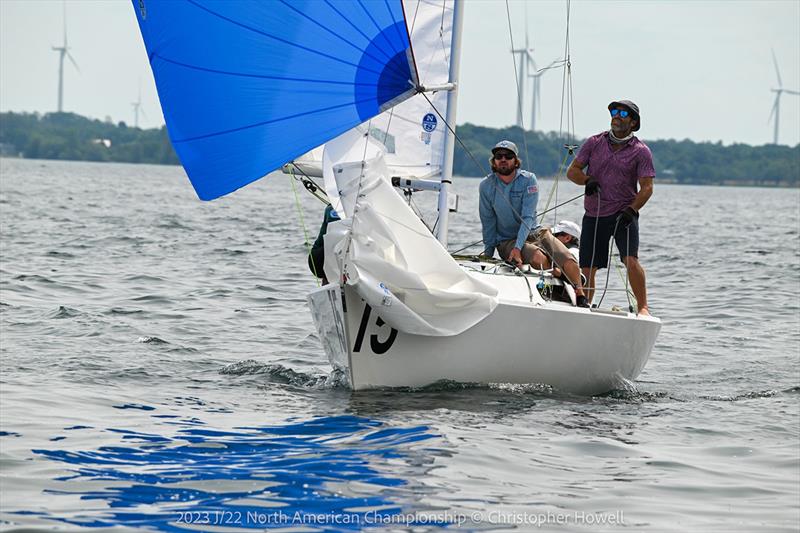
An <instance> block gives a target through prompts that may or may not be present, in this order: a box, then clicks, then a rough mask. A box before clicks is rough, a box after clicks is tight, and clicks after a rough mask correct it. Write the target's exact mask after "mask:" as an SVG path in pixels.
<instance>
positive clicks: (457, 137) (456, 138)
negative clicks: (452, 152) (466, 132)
mask: <svg viewBox="0 0 800 533" xmlns="http://www.w3.org/2000/svg"><path fill="white" fill-rule="evenodd" d="M420 94H421V95H422V96H423V97H424V98H425V100H427V101H428V103H429V104H430V106H431V108H432V109H433V110H434V112H436V114H437V115H438V116H439V118H440V119H442V122H444V125H445V126H446V127H447V129H448V131H450V133H451V134H452V135H453V138H454V139H455V140H457V141H458V144H460V145H461V148H463V149H464V151H465V152H466V153H467V155H468V156H469V158H470V159H472V162H473V163H475V166H476V167H478V171H479V172H480V173H481V174H483V175H484V176H485V175H487V172H486V168H485V167H483V166H481V164H480V163H478V160H477V159H475V156H474V155H472V152H471V151H470V149H469V148H467V145H466V144H464V141H462V140H461V137H459V136H458V134H457V133H456V130H454V129H453V127H452V126H451V125H450V124H449V123H448V122H447V119H446V118H444V117H443V116H442V114H441V113H440V112H439V110H438V109H437V108H436V106H435V105H433V102H431V99H430V98H428V95H427V94H425V93H420Z"/></svg>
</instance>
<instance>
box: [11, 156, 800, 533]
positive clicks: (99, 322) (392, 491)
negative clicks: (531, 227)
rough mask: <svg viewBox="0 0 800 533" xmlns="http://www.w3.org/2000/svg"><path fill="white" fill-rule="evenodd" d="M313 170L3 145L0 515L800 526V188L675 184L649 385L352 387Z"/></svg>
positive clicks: (656, 247)
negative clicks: (138, 160) (299, 175)
mask: <svg viewBox="0 0 800 533" xmlns="http://www.w3.org/2000/svg"><path fill="white" fill-rule="evenodd" d="M290 183H291V182H290V179H289V178H288V177H285V176H282V175H276V176H272V177H271V178H269V179H267V180H262V181H261V182H258V183H256V184H254V185H252V186H249V187H247V188H245V189H243V190H241V191H238V192H236V193H234V194H233V195H231V196H229V197H226V198H223V199H220V200H218V201H214V202H211V203H203V202H200V201H199V200H197V199H196V197H195V196H194V193H193V192H192V190H191V188H190V186H189V184H188V181H187V180H186V178H185V176H184V175H183V172H182V170H181V169H179V168H172V167H155V166H134V165H109V164H88V163H69V162H51V161H24V160H6V159H3V160H0V231H1V234H0V237H1V239H0V252H1V254H0V256H1V258H2V264H0V276H1V277H0V291H1V292H0V327H1V328H2V330H1V331H0V333H1V335H0V348H1V349H2V362H1V364H2V374H1V375H0V402H1V403H0V407H1V409H0V426H1V427H0V467H1V469H2V478H1V479H0V527H2V528H3V529H6V530H14V529H20V530H21V529H26V530H33V529H36V530H41V529H55V528H61V529H64V528H67V529H73V530H74V529H76V528H80V527H84V528H87V529H92V530H94V531H97V530H100V529H111V528H115V530H119V527H120V526H122V527H123V528H149V529H152V530H163V531H185V530H187V529H193V530H213V531H241V530H244V529H261V530H263V529H272V528H290V527H293V528H301V527H305V528H306V530H318V531H342V530H358V529H364V528H378V529H387V530H389V529H391V530H403V529H411V528H413V529H414V530H416V531H423V530H429V529H439V528H442V527H447V528H448V529H452V530H475V529H500V530H507V529H512V528H516V529H517V530H521V531H532V530H552V531H586V530H616V529H619V528H621V527H625V528H626V529H627V530H629V531H641V530H647V531H698V530H704V531H731V530H738V531H756V530H758V531H797V529H798V528H799V527H800V429H799V428H800V299H799V297H798V294H799V293H800V238H798V237H800V236H799V235H798V225H799V224H800V220H799V219H800V191H798V190H796V189H795V190H776V189H757V188H747V189H745V188H741V189H732V188H711V187H690V186H671V185H661V186H658V185H657V187H656V192H655V195H654V197H653V198H652V199H651V201H650V204H649V205H648V206H647V207H646V208H645V210H644V211H643V215H642V241H643V245H642V250H641V254H640V255H641V258H642V263H643V265H644V266H645V268H646V269H647V273H648V286H649V289H650V300H651V302H650V303H651V310H652V312H653V313H654V314H656V315H657V316H660V317H661V318H662V320H663V329H662V331H661V334H660V337H659V340H658V342H657V344H656V347H655V350H654V352H653V354H652V357H651V360H650V362H649V363H648V365H647V367H646V368H645V370H644V372H643V374H642V375H641V376H640V378H639V381H638V382H637V383H636V390H630V391H616V392H613V393H611V394H608V395H604V396H601V397H594V398H583V397H575V396H569V395H565V394H561V393H559V392H558V391H553V390H550V389H549V388H547V387H545V386H541V385H531V386H508V385H487V386H465V385H460V384H442V385H438V386H436V387H432V388H429V389H425V390H421V391H384V392H372V393H359V394H353V393H351V392H350V391H348V390H346V389H344V388H342V387H341V385H340V384H339V380H338V379H337V378H336V376H331V375H330V372H329V368H328V366H327V362H326V359H325V355H324V353H323V351H322V349H321V347H320V344H319V340H318V339H317V338H316V335H315V333H314V328H313V325H312V322H311V319H310V316H309V314H308V311H307V308H306V303H305V295H306V293H307V291H308V290H309V289H310V288H312V287H313V286H314V285H315V283H314V281H313V279H312V278H311V276H310V274H309V273H308V271H307V268H306V266H305V248H304V244H303V229H302V228H303V223H301V220H300V216H299V215H298V210H297V209H296V206H295V200H294V196H293V193H292V187H291V185H290ZM477 184H478V182H477V180H460V181H457V182H456V188H457V190H458V191H459V192H460V194H461V203H460V210H461V212H460V213H459V214H458V215H456V216H455V218H454V219H453V220H452V221H451V225H452V232H451V248H456V247H458V245H459V244H466V243H469V242H471V241H475V240H477V239H479V238H480V233H479V222H478V219H477V207H476V205H477ZM542 189H543V190H546V189H547V187H546V184H545V186H543V187H542ZM577 191H578V190H577V188H576V187H574V186H572V185H565V186H562V187H561V190H560V197H561V200H563V199H565V198H568V197H570V196H574V195H575V194H577ZM298 194H299V195H300V199H299V202H300V205H301V206H302V211H303V213H304V221H305V225H306V226H307V228H308V231H309V232H310V233H311V234H312V238H313V236H314V235H315V234H316V231H317V226H318V224H319V220H320V218H321V214H322V205H321V204H319V203H318V202H316V201H315V200H313V199H312V198H310V197H309V195H307V194H305V193H304V192H301V191H299V192H298ZM543 196H544V195H543ZM542 203H544V200H542ZM580 212H581V208H580V206H577V205H572V206H568V207H565V208H563V209H561V210H560V213H559V218H563V217H571V218H573V219H578V217H579V214H580ZM609 284H610V287H611V288H612V289H614V288H617V289H618V288H620V287H621V281H620V279H619V275H618V274H617V272H616V271H612V272H611V273H610V281H609ZM621 298H622V299H623V300H624V296H622V293H620V292H619V291H617V292H613V291H611V292H609V296H607V297H606V301H609V300H610V301H609V303H615V302H616V303H620V304H623V303H624V301H619V300H620V299H621ZM532 342H535V339H532ZM487 356H490V355H487Z"/></svg>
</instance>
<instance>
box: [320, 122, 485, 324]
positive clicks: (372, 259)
mask: <svg viewBox="0 0 800 533" xmlns="http://www.w3.org/2000/svg"><path fill="white" fill-rule="evenodd" d="M329 149H330V150H333V151H335V152H336V153H337V154H346V153H347V152H348V150H351V149H354V150H355V151H356V152H357V153H359V154H366V155H364V156H363V158H362V156H361V155H359V157H358V158H357V159H355V160H351V161H343V162H341V163H337V164H335V166H334V167H333V175H334V176H335V179H336V184H337V187H338V191H339V194H340V196H339V203H338V207H337V212H339V213H340V214H346V215H347V220H346V221H344V222H341V223H337V224H334V225H333V226H339V227H337V228H335V229H330V227H329V234H328V235H326V236H325V241H326V242H325V246H326V251H325V257H326V259H325V272H326V274H327V276H329V279H342V278H344V281H345V283H347V284H348V285H350V286H351V287H353V288H354V289H355V290H356V292H357V293H358V294H359V296H361V297H362V298H364V300H365V301H366V302H367V303H369V304H370V305H371V306H372V307H373V309H375V311H376V312H377V313H378V314H379V315H380V317H381V318H382V319H383V320H384V321H385V322H386V323H387V324H389V325H390V326H391V327H393V328H395V329H397V330H399V331H403V332H406V333H413V334H416V335H430V336H446V335H457V334H459V333H461V332H463V331H466V330H467V329H469V328H470V327H472V326H473V325H475V324H476V323H478V322H480V321H481V320H483V319H484V318H485V317H486V316H487V315H488V314H489V313H491V312H492V311H493V310H494V308H495V307H496V306H497V289H496V288H495V287H492V286H490V285H488V284H486V283H484V282H482V281H480V280H478V279H476V278H474V277H472V276H470V275H468V274H467V273H466V272H465V271H464V270H463V269H461V268H460V267H459V266H458V264H457V263H456V262H455V261H454V260H453V258H452V257H450V254H449V253H448V252H447V250H445V249H444V247H442V245H441V243H440V242H439V241H437V240H436V238H435V237H434V236H433V235H432V234H431V232H430V231H429V230H428V228H427V227H425V225H424V224H423V223H422V221H421V220H420V219H419V218H418V217H417V215H416V214H415V213H414V212H413V211H412V210H411V208H409V207H408V205H407V204H406V202H405V201H404V200H403V198H402V196H400V195H399V194H397V191H396V190H395V189H394V188H393V187H392V185H391V183H390V180H389V175H388V169H387V167H386V164H385V162H384V158H383V153H382V152H381V151H380V149H379V147H378V145H377V143H375V141H374V140H373V139H372V138H371V137H370V135H369V134H368V133H365V132H364V131H359V130H358V129H354V130H351V131H349V132H347V133H345V134H343V135H341V136H340V137H338V138H336V139H334V140H333V141H331V142H329V143H327V145H326V147H325V150H326V152H327V151H328V150H329ZM342 230H344V231H342ZM331 238H332V239H331ZM331 240H333V241H336V242H335V244H334V245H333V246H331V244H333V243H332V242H329V241H331ZM328 258H331V259H333V258H335V260H329V259H328Z"/></svg>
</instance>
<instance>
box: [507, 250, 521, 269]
mask: <svg viewBox="0 0 800 533" xmlns="http://www.w3.org/2000/svg"><path fill="white" fill-rule="evenodd" d="M508 261H509V262H511V263H514V264H515V265H517V267H521V266H522V252H521V251H520V249H519V248H514V249H513V250H511V253H510V254H508Z"/></svg>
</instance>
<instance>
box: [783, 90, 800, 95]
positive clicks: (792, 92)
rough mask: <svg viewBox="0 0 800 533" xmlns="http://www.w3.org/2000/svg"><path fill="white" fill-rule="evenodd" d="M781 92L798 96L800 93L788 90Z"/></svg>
mask: <svg viewBox="0 0 800 533" xmlns="http://www.w3.org/2000/svg"><path fill="white" fill-rule="evenodd" d="M783 92H785V93H789V94H794V95H797V96H800V91H791V90H789V89H784V90H783Z"/></svg>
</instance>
